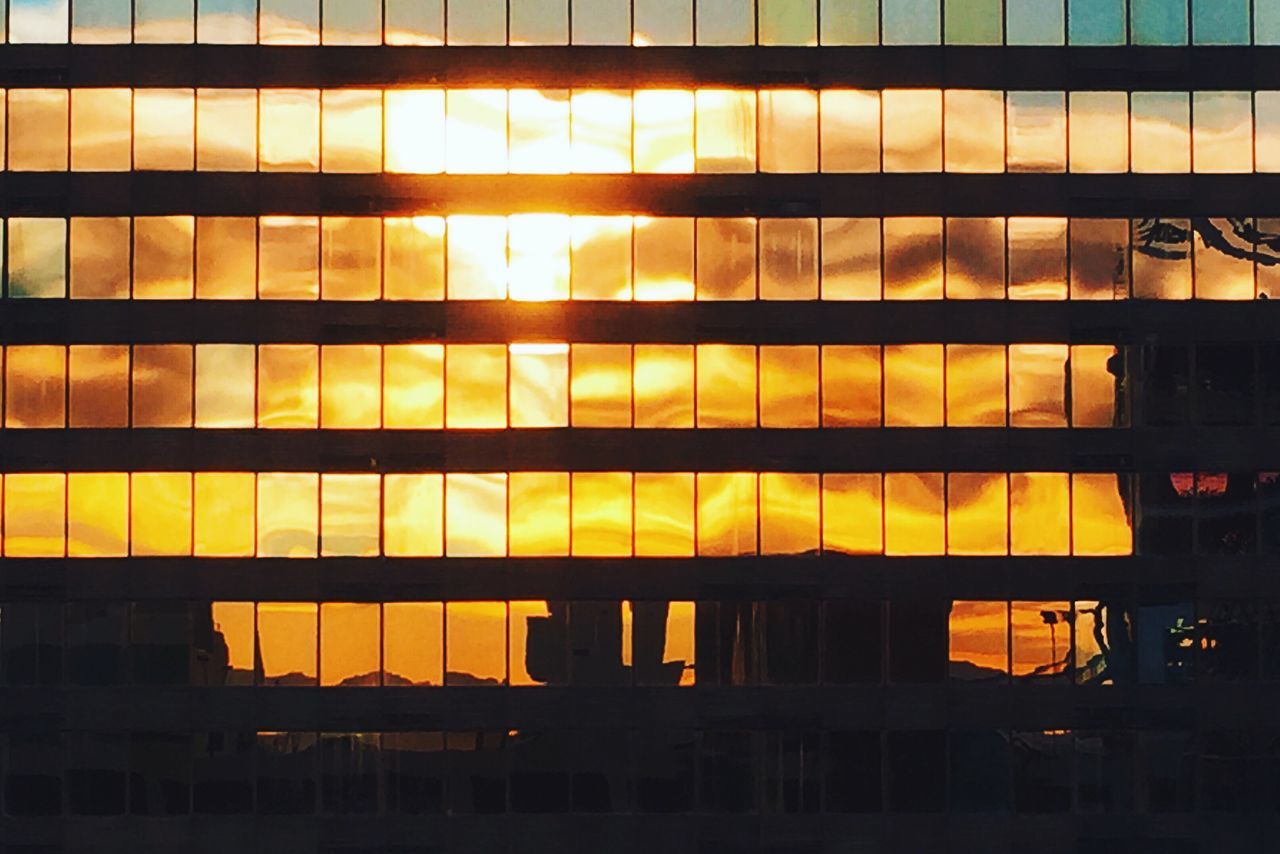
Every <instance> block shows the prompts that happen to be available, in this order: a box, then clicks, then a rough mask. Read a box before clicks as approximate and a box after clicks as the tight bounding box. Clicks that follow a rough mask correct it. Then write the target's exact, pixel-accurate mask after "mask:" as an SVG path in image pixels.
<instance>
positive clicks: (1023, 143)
mask: <svg viewBox="0 0 1280 854" xmlns="http://www.w3.org/2000/svg"><path fill="white" fill-rule="evenodd" d="M1005 100H1006V104H1007V108H1008V113H1009V115H1008V121H1009V140H1008V145H1009V151H1008V164H1009V171H1010V172H1065V171H1066V170H1067V101H1066V95H1065V93H1063V92H1008V93H1006V95H1005Z"/></svg>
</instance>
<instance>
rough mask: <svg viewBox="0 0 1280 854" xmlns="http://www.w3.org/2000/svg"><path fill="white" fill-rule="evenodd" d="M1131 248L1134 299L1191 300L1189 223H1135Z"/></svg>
mask: <svg viewBox="0 0 1280 854" xmlns="http://www.w3.org/2000/svg"><path fill="white" fill-rule="evenodd" d="M1132 245H1133V295H1134V297H1136V298H1137V299H1191V223H1190V221H1188V220H1185V219H1169V220H1165V219H1135V220H1133V239H1132Z"/></svg>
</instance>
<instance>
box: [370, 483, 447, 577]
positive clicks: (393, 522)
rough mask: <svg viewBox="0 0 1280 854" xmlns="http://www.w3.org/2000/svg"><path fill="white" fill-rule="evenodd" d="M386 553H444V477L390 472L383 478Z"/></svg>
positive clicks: (400, 554) (384, 544)
mask: <svg viewBox="0 0 1280 854" xmlns="http://www.w3.org/2000/svg"><path fill="white" fill-rule="evenodd" d="M383 492H384V495H385V498H386V500H385V509H384V515H383V533H382V539H383V547H382V548H383V554H385V555H386V556H387V557H441V556H442V555H444V476H443V475H439V474H389V475H387V476H386V477H385V478H383Z"/></svg>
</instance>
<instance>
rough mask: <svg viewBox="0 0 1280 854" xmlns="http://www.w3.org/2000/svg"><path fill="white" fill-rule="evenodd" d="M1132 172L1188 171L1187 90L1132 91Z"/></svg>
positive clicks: (1189, 129)
mask: <svg viewBox="0 0 1280 854" xmlns="http://www.w3.org/2000/svg"><path fill="white" fill-rule="evenodd" d="M1129 108H1130V111H1131V116H1130V118H1131V121H1132V125H1133V130H1132V133H1133V141H1132V146H1133V171H1134V172H1190V171H1191V102H1190V99H1189V98H1188V97H1187V93H1186V92H1134V93H1133V94H1132V96H1131V99H1130V107H1129Z"/></svg>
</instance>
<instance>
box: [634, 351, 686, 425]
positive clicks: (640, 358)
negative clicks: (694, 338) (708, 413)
mask: <svg viewBox="0 0 1280 854" xmlns="http://www.w3.org/2000/svg"><path fill="white" fill-rule="evenodd" d="M634 359H635V367H634V371H635V403H634V408H635V426H636V427H665V428H675V427H692V426H693V423H694V419H693V374H694V348H693V347H692V346H690V345H682V344H637V345H636V346H635V354H634Z"/></svg>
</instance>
